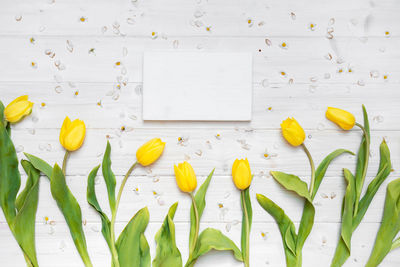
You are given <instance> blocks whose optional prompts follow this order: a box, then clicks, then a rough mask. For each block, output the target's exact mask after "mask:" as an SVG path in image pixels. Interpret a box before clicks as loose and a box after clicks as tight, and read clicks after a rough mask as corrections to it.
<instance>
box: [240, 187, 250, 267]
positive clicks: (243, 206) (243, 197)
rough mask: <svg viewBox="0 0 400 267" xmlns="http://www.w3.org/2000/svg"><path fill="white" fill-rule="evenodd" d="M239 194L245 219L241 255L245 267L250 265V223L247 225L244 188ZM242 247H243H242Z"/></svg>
mask: <svg viewBox="0 0 400 267" xmlns="http://www.w3.org/2000/svg"><path fill="white" fill-rule="evenodd" d="M246 190H248V189H246ZM240 195H241V198H242V209H243V216H244V219H245V221H246V229H245V231H246V237H245V238H246V248H245V249H246V251H245V254H244V255H243V256H244V257H243V260H244V266H245V267H250V261H249V254H250V253H249V248H250V245H249V239H250V238H249V237H250V225H249V214H248V213H247V208H246V198H245V193H244V190H241V192H240ZM242 249H243V248H242ZM242 253H243V251H242Z"/></svg>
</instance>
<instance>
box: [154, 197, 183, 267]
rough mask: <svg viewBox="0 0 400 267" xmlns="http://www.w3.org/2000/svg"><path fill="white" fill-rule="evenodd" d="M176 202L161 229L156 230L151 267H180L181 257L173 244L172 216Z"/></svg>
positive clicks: (174, 243)
mask: <svg viewBox="0 0 400 267" xmlns="http://www.w3.org/2000/svg"><path fill="white" fill-rule="evenodd" d="M177 207H178V202H176V203H174V204H173V205H172V206H171V207H170V208H169V211H168V214H167V216H166V217H165V220H164V223H163V225H162V226H161V229H160V230H158V232H157V234H156V235H155V237H154V239H155V241H156V243H157V248H156V257H155V258H154V260H153V267H181V266H182V257H181V253H180V251H179V249H178V248H177V246H176V242H175V225H174V221H173V219H174V216H175V212H176V209H177Z"/></svg>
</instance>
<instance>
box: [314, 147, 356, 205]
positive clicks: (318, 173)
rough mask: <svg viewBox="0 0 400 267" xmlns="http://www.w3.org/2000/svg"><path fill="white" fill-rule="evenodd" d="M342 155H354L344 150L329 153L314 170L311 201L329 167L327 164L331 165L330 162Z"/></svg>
mask: <svg viewBox="0 0 400 267" xmlns="http://www.w3.org/2000/svg"><path fill="white" fill-rule="evenodd" d="M344 153H349V154H351V155H354V153H353V152H351V151H349V150H346V149H337V150H335V151H333V152H332V153H330V154H329V155H328V156H326V157H325V158H324V159H323V160H322V161H321V163H320V164H319V165H318V168H317V169H316V170H315V183H314V189H313V192H312V194H311V199H314V197H315V195H316V194H317V191H318V188H319V186H320V185H321V182H322V179H323V178H324V176H325V173H326V171H327V169H328V167H329V164H331V162H332V160H334V159H335V158H337V157H338V156H340V155H342V154H344Z"/></svg>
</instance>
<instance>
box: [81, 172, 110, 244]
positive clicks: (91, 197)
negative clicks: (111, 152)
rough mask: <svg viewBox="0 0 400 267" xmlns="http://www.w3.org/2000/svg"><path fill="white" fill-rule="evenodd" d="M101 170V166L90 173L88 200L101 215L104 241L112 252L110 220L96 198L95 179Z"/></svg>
mask: <svg viewBox="0 0 400 267" xmlns="http://www.w3.org/2000/svg"><path fill="white" fill-rule="evenodd" d="M99 168H100V165H98V166H96V167H95V168H94V169H93V170H92V171H91V172H90V173H89V176H88V185H87V192H86V198H87V202H88V203H89V204H90V206H92V207H93V208H94V209H95V210H96V211H97V213H98V214H99V215H100V218H101V233H102V234H103V236H104V239H105V240H106V242H107V245H108V247H109V248H110V250H111V248H112V243H111V231H110V220H109V219H108V217H107V214H105V213H104V212H103V210H102V209H101V207H100V204H99V202H98V201H97V197H96V190H95V178H96V175H97V172H98V170H99Z"/></svg>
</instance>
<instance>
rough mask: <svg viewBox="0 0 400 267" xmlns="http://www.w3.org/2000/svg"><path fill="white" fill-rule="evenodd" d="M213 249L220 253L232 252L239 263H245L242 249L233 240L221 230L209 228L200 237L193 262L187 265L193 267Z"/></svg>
mask: <svg viewBox="0 0 400 267" xmlns="http://www.w3.org/2000/svg"><path fill="white" fill-rule="evenodd" d="M212 249H215V250H220V251H223V250H231V251H232V252H233V255H234V256H235V258H236V259H237V260H238V261H243V257H242V253H241V251H240V249H239V248H238V247H237V246H236V245H235V243H233V241H232V240H230V239H229V238H228V237H227V236H225V235H224V234H223V233H221V231H219V230H216V229H212V228H207V229H205V230H204V231H203V232H202V233H201V234H200V235H199V239H198V244H197V246H196V248H195V250H194V253H193V257H192V259H191V261H190V262H188V263H187V266H192V265H193V263H194V262H195V261H196V260H197V259H198V258H199V257H200V256H202V255H204V254H206V253H207V252H209V251H210V250H212Z"/></svg>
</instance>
